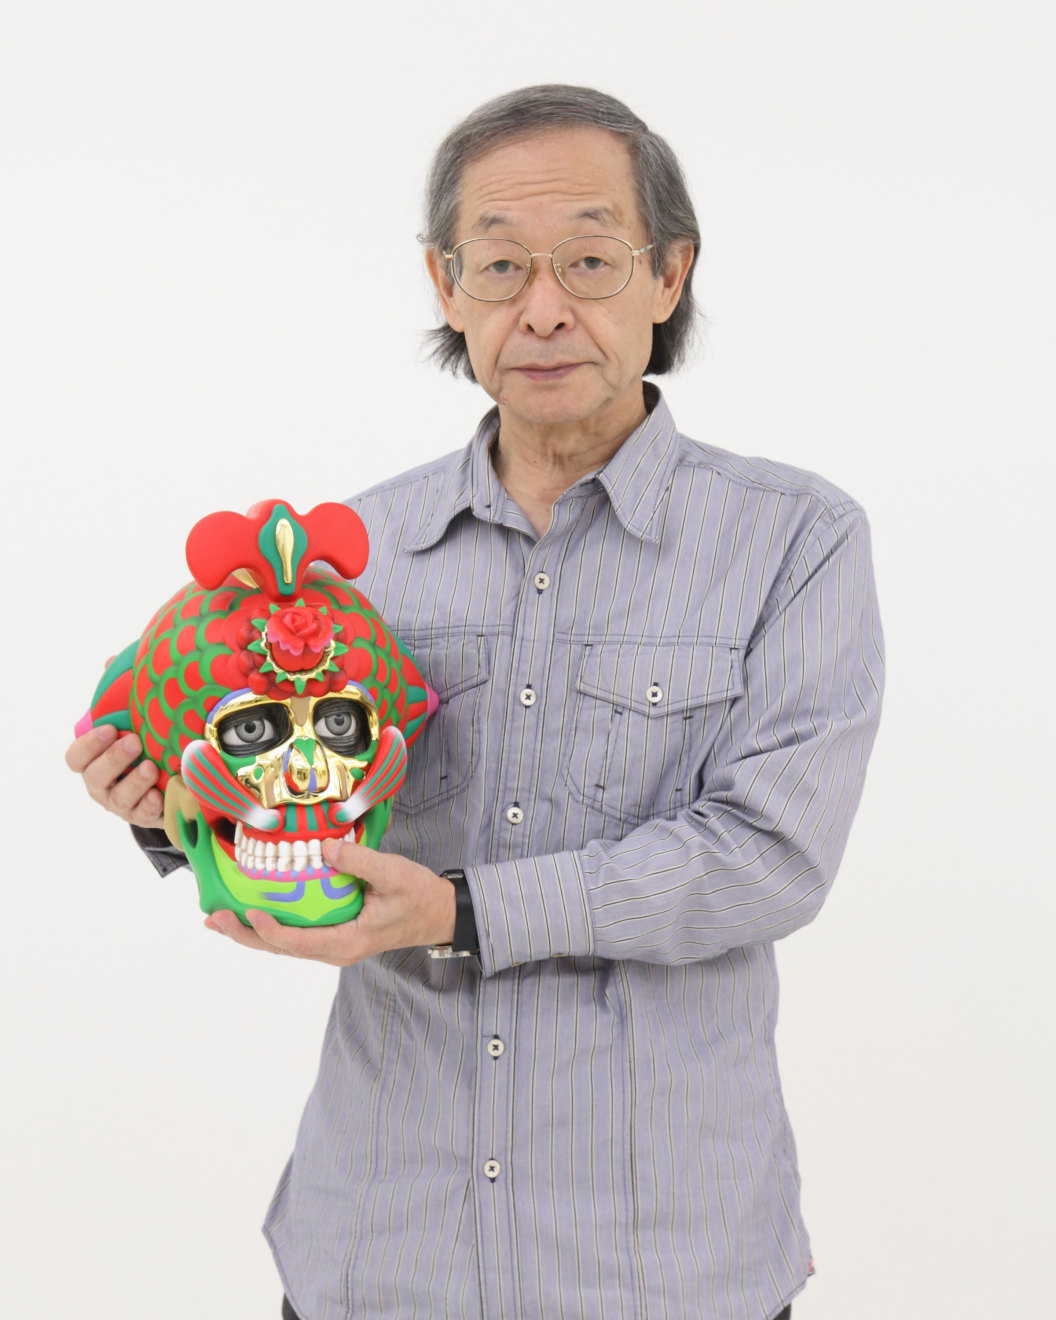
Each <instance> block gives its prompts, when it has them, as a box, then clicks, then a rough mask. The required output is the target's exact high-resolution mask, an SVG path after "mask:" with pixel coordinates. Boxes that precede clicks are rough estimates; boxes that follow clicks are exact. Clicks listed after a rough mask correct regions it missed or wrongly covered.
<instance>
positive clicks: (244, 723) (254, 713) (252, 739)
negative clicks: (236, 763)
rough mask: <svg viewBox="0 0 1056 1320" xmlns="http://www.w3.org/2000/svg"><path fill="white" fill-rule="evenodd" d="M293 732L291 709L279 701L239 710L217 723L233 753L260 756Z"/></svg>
mask: <svg viewBox="0 0 1056 1320" xmlns="http://www.w3.org/2000/svg"><path fill="white" fill-rule="evenodd" d="M292 732H293V727H292V725H291V723H290V712H289V711H288V710H287V709H286V707H285V706H280V705H278V703H275V704H274V705H269V706H252V707H251V708H250V709H249V710H240V711H236V712H235V713H234V714H233V715H228V716H226V717H225V718H223V719H221V720H220V722H219V724H218V725H217V726H216V736H217V737H218V738H219V739H220V746H221V747H222V748H223V749H224V751H225V752H227V753H228V754H229V755H231V756H259V755H260V753H261V752H266V751H268V750H269V749H270V748H272V747H277V746H278V745H279V743H281V742H285V741H286V739H287V738H289V736H290V734H291V733H292Z"/></svg>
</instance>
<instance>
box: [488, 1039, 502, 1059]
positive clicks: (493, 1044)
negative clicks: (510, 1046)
mask: <svg viewBox="0 0 1056 1320" xmlns="http://www.w3.org/2000/svg"><path fill="white" fill-rule="evenodd" d="M488 1053H489V1054H490V1055H491V1057H492V1058H493V1059H497V1058H498V1057H499V1056H500V1055H501V1054H505V1053H506V1046H505V1045H504V1044H503V1043H502V1041H501V1040H499V1038H498V1036H492V1038H491V1040H489V1041H488Z"/></svg>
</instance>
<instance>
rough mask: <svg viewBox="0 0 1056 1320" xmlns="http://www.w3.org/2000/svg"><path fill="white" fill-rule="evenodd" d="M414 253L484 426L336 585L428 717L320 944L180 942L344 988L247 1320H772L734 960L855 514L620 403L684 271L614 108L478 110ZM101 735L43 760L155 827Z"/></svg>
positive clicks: (765, 1139) (676, 192)
mask: <svg viewBox="0 0 1056 1320" xmlns="http://www.w3.org/2000/svg"><path fill="white" fill-rule="evenodd" d="M424 239H425V244H426V259H427V262H428V267H429V272H430V275H431V276H432V280H433V283H434V284H435V287H436V291H437V294H438V296H439V300H440V305H441V307H442V310H443V315H444V318H445V321H446V325H445V327H444V328H443V329H442V330H440V331H438V332H437V336H438V342H437V353H438V356H439V358H440V360H441V362H442V363H443V364H444V365H447V366H450V367H453V368H454V369H455V370H464V371H465V372H466V374H467V375H470V376H471V377H472V378H473V379H475V380H476V381H477V382H478V383H479V384H480V385H481V386H482V387H483V388H484V390H485V391H486V392H487V393H488V394H489V395H490V396H491V398H492V399H493V400H494V401H495V405H496V406H495V407H494V408H493V409H492V410H491V411H490V412H489V413H488V414H487V415H486V416H485V418H484V419H483V421H482V422H481V424H480V426H479V428H478V430H477V432H476V434H475V436H474V437H473V439H472V440H471V442H470V444H469V445H468V447H467V448H466V449H464V450H462V451H460V452H457V453H454V454H451V455H449V456H448V457H446V458H441V459H438V460H437V461H435V462H432V463H430V464H428V465H426V466H425V467H422V468H419V469H418V470H416V471H412V472H409V473H406V474H404V475H403V476H400V477H396V478H394V479H393V480H392V481H388V482H386V483H384V485H382V486H380V487H378V488H376V489H374V490H372V491H368V492H367V493H366V494H364V495H361V496H359V497H358V498H357V499H356V501H355V502H354V503H355V507H356V508H357V510H358V512H359V513H360V515H361V516H362V517H363V519H364V521H365V523H366V524H367V527H368V528H369V531H370V536H371V541H372V546H373V554H372V560H371V564H372V567H371V569H370V570H368V574H367V575H366V576H365V578H364V579H361V581H360V585H361V586H362V587H363V589H364V590H365V591H366V592H367V594H368V595H369V597H370V598H371V599H372V600H373V601H374V603H375V604H376V606H377V607H378V608H379V610H380V611H381V613H382V614H383V615H384V617H385V618H386V619H387V620H388V621H389V622H390V623H391V624H392V626H393V627H394V630H395V631H396V632H397V633H398V634H399V635H400V637H401V638H402V639H403V641H404V642H405V643H406V644H407V645H408V646H409V648H410V649H411V651H412V652H413V654H414V655H415V656H416V658H417V660H418V662H419V665H420V667H421V669H422V671H423V672H424V673H425V675H426V676H427V677H428V679H429V681H430V683H431V685H432V686H433V687H434V688H435V689H436V690H437V692H438V693H439V694H440V697H441V705H440V709H439V712H438V714H437V716H436V717H435V719H434V721H433V722H432V724H431V725H430V726H429V728H428V730H427V732H426V733H425V734H424V735H423V736H422V738H421V740H420V742H419V744H418V745H417V746H416V747H415V748H414V749H413V752H412V756H411V764H410V769H409V773H408V778H407V781H406V783H405V785H404V788H403V789H402V791H401V794H400V795H399V798H398V801H397V809H396V814H395V816H394V821H393V827H392V830H391V832H390V834H389V836H388V839H387V844H386V846H387V848H388V849H390V850H391V851H389V852H386V853H383V854H375V853H371V852H369V851H367V850H364V849H360V848H357V847H356V846H355V845H354V844H343V845H333V848H334V851H333V852H332V854H331V855H330V858H329V859H330V861H331V863H332V864H334V865H336V866H337V867H338V869H340V870H341V871H342V872H350V873H353V874H358V875H361V876H362V877H363V878H364V879H365V880H366V881H367V883H368V886H369V888H368V892H367V899H366V904H365V906H364V909H363V912H362V914H361V916H360V917H359V918H358V919H357V920H356V921H355V922H351V923H349V924H348V925H346V926H337V927H333V928H330V929H324V930H301V929H292V928H286V927H283V926H280V925H278V924H277V923H275V922H274V921H273V920H272V919H271V918H269V917H267V916H266V915H264V914H253V915H252V916H251V920H252V928H251V929H247V928H246V927H244V926H242V925H241V924H240V923H239V922H238V921H237V919H236V918H235V916H234V915H233V914H231V913H216V914H214V915H213V916H212V917H210V918H209V919H208V920H207V922H206V925H207V926H209V927H210V928H211V929H213V930H215V931H218V932H220V933H221V934H223V935H225V936H227V937H228V938H230V939H232V940H234V941H236V942H238V943H240V944H243V945H246V946H247V947H250V948H253V949H258V950H268V951H271V952H278V953H284V954H288V955H292V956H295V957H307V958H317V959H322V960H324V961H327V962H332V963H335V964H338V965H341V966H342V967H343V969H344V970H343V971H342V972H341V976H340V981H339V985H338V989H337V998H336V1002H335V1005H334V1011H333V1013H332V1015H331V1018H330V1022H329V1025H328V1028H327V1033H326V1039H325V1044H324V1048H323V1057H322V1064H321V1068H320V1072H319V1077H318V1081H317V1083H316V1086H315V1089H314V1090H313V1092H312V1095H311V1096H310V1098H309V1101H308V1105H307V1108H306V1110H305V1114H304V1119H303V1121H302V1124H301V1128H300V1131H299V1134H298V1138H297V1145H296V1149H295V1150H294V1153H293V1156H292V1158H291V1160H290V1162H289V1164H288V1166H287V1168H286V1170H285V1172H284V1174H283V1176H282V1179H281V1181H280V1184H279V1187H278V1190H277V1192H276V1195H275V1199H274V1202H273V1204H272V1206H271V1209H270V1212H269V1215H268V1220H267V1226H266V1232H267V1235H268V1238H269V1241H270V1242H271V1244H272V1247H273V1249H274V1252H275V1255H276V1259H277V1262H278V1265H279V1269H280V1271H281V1274H282V1278H283V1281H284V1283H285V1285H286V1292H287V1300H286V1302H285V1304H284V1308H285V1309H284V1313H285V1314H286V1315H287V1316H290V1315H294V1314H295V1315H297V1316H299V1317H301V1320H324V1317H352V1316H372V1317H392V1318H393V1320H395V1318H396V1317H399V1318H400V1320H404V1318H405V1317H410V1316H412V1315H420V1316H459V1317H470V1316H477V1317H486V1318H487V1320H498V1317H509V1318H510V1320H513V1318H514V1317H517V1318H518V1320H523V1318H527V1317H538V1316H564V1317H587V1316H590V1317H593V1316H603V1317H605V1318H606V1320H616V1317H632V1316H633V1317H637V1318H638V1320H642V1318H647V1317H656V1318H657V1320H661V1318H662V1320H672V1317H689V1316H693V1317H709V1318H710V1320H734V1318H736V1320H769V1318H771V1317H776V1316H787V1315H788V1314H789V1313H790V1306H789V1303H790V1299H791V1298H792V1297H793V1296H794V1295H795V1294H796V1293H797V1292H798V1291H799V1290H800V1289H801V1288H802V1287H803V1285H804V1283H805V1281H806V1279H807V1276H808V1274H809V1273H810V1270H811V1265H810V1248H809V1245H808V1240H807V1235H806V1231H805V1229H804V1226H803V1223H802V1220H801V1218H800V1212H799V1197H798V1186H799V1178H798V1173H797V1170H796V1163H795V1154H794V1147H793V1141H792V1135H791V1132H790V1130H789V1125H788V1120H787V1117H786V1114H785V1109H784V1105H783V1103H782V1099H781V1091H780V1086H779V1083H778V1076H777V1065H776V1060H775V1055H774V1024H775V1017H776V1011H777V976H776V972H775V966H774V941H775V940H777V939H778V938H780V937H781V936H784V935H787V934H789V933H790V932H791V931H793V930H795V929H796V928H797V927H799V926H802V925H803V924H805V923H806V922H808V921H810V920H811V919H812V918H813V917H814V915H815V914H816V913H817V911H818V909H819V907H820V905H821V902H822V900H823V898H824V896H825V893H826V891H827V889H828V886H829V884H830V882H831V881H832V878H833V875H834V873H835V870H836V867H837V865H838V862H839V859H840V856H841V854H842V851H843V847H844V843H845V841H846V837H847V831H848V829H849V826H850V822H851V817H852V815H853V812H854V809H855V806H856V804H857V801H858V797H859V794H860V790H861V784H862V777H863V772H864V768H865V762H866V759H867V756H868V753H869V749H870V746H871V743H872V739H873V735H874V732H875V726H876V720H877V714H878V710H879V703H880V692H881V683H882V677H881V676H882V658H881V649H880V631H879V625H878V622H877V617H876V611H875V605H874V589H873V583H872V576H871V569H870V557H869V543H868V529H867V524H866V521H865V517H864V515H863V513H862V510H861V508H860V507H859V506H858V505H857V504H856V503H855V502H854V501H853V500H851V499H850V498H848V496H847V495H845V494H844V493H843V492H842V491H840V490H838V489H836V488H835V487H833V486H832V485H830V484H829V483H828V482H826V481H824V480H822V479H821V478H820V477H817V476H814V475H812V474H811V473H807V472H801V471H798V470H796V469H794V468H791V467H787V466H785V465H782V464H779V463H773V462H769V461H766V460H762V459H758V458H755V459H744V458H739V457H737V456H736V455H733V454H730V453H728V452H726V451H724V450H722V449H718V448H716V447H714V446H711V445H706V444H698V443H695V442H694V441H692V440H689V439H687V438H686V437H684V436H682V435H681V434H680V433H679V432H678V430H677V429H676V427H675V424H674V421H673V420H672V417H671V415H670V413H669V412H668V410H667V408H666V406H665V404H664V401H663V399H662V398H661V396H660V394H659V392H658V391H657V389H656V388H655V387H654V386H652V385H650V384H643V376H644V375H645V374H647V373H653V374H657V373H661V372H663V371H666V370H667V369H669V368H670V367H671V366H672V365H674V364H675V363H677V361H678V360H679V358H680V356H681V355H682V353H683V350H684V347H685V342H686V336H687V333H688V331H689V329H690V326H691V322H692V316H693V305H692V301H691V295H690V278H691V274H692V262H693V258H694V255H695V253H696V250H697V246H698V241H699V240H698V231H697V226H696V221H695V218H694V215H693V210H692V206H691V203H690V201H689V198H688V195H687V193H686V189H685V185H684V182H683V180H682V175H681V171H680V169H679V167H678V164H677V162H676V160H675V158H674V157H673V155H672V153H671V151H670V149H669V148H668V147H667V145H666V143H664V142H663V140H662V139H660V138H659V137H657V136H656V135H655V134H653V133H651V132H650V131H649V130H648V129H647V128H646V126H645V125H644V124H643V123H642V122H641V121H640V120H639V119H637V118H636V116H634V115H633V114H632V113H631V112H630V111H629V110H628V109H627V108H626V107H625V106H624V105H622V104H621V103H620V102H618V101H615V100H613V99H612V98H611V97H608V96H605V95H602V94H600V93H598V92H594V91H590V90H588V89H584V88H572V87H536V88H528V89H524V90H522V91H519V92H515V93H512V94H510V95H508V96H504V97H501V98H499V99H498V100H496V101H493V102H490V103H489V104H487V105H485V106H482V107H481V108H480V109H479V110H477V111H476V112H475V113H474V114H472V115H471V116H470V117H469V118H468V119H467V120H466V121H465V122H464V123H462V124H460V125H459V126H458V127H457V128H455V129H454V130H453V131H452V133H451V134H450V135H449V136H448V138H447V139H446V140H445V142H444V143H443V144H442V146H441V147H440V150H439V152H438V155H437V159H436V162H435V164H434V168H433V171H432V175H431V178H430V183H429V191H428V216H427V232H426V234H425V235H424ZM110 739H111V741H108V740H107V735H106V733H104V732H103V731H98V730H97V731H96V732H94V733H92V734H88V735H86V736H85V737H84V738H82V739H79V740H78V742H77V743H75V744H74V746H73V748H71V750H70V753H69V760H70V763H71V765H72V766H73V767H74V768H75V769H78V770H82V771H83V773H84V777H85V781H86V784H87V786H88V789H89V791H90V792H91V793H92V795H93V796H94V797H96V798H97V799H98V800H99V801H101V802H103V803H104V804H105V805H106V806H107V807H108V808H109V809H110V810H112V811H114V812H116V813H117V814H118V815H121V816H122V817H123V818H124V819H126V820H129V821H131V822H132V823H133V824H135V825H137V826H147V827H150V826H155V825H157V823H158V816H159V811H160V800H159V795H158V793H157V790H156V789H154V788H153V787H152V781H151V770H150V768H149V767H148V768H147V769H146V770H145V771H144V770H143V769H140V770H138V771H135V772H132V773H128V774H126V773H125V771H126V770H128V767H129V766H130V764H131V762H132V760H133V758H134V755H135V752H136V750H137V748H136V747H135V746H134V743H135V740H134V739H132V740H131V744H130V745H129V746H127V747H126V742H128V739H127V738H124V739H121V740H120V741H119V742H116V743H115V742H113V741H112V739H113V735H112V734H111V735H110ZM141 842H144V843H145V845H146V846H148V847H153V845H154V843H155V842H156V841H155V840H154V839H153V838H152V837H151V836H149V835H141ZM155 851H156V854H157V856H156V860H157V862H158V864H159V867H161V868H164V867H165V866H166V865H167V864H171V863H168V862H167V860H166V857H165V850H164V849H163V848H156V849H155Z"/></svg>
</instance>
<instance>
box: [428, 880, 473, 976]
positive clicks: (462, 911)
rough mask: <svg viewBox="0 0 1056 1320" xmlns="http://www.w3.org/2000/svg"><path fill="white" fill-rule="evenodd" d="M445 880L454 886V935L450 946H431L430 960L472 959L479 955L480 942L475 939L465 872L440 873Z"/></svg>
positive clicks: (471, 899) (471, 900) (471, 905)
mask: <svg viewBox="0 0 1056 1320" xmlns="http://www.w3.org/2000/svg"><path fill="white" fill-rule="evenodd" d="M440 874H441V876H442V877H443V878H444V879H445V880H450V881H451V883H452V884H453V885H454V886H455V933H454V937H453V938H452V940H451V943H450V944H433V945H431V946H430V949H429V957H430V958H474V957H476V955H477V954H478V953H480V940H479V939H478V938H477V917H476V913H475V912H474V911H473V898H472V895H471V894H470V892H469V885H468V883H467V881H466V873H465V871H463V870H461V869H459V868H456V869H455V870H452V871H441V872H440Z"/></svg>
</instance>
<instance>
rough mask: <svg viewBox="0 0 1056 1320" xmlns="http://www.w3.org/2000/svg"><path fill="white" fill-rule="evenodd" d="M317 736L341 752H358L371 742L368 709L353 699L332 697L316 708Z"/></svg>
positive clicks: (322, 741)
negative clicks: (364, 708)
mask: <svg viewBox="0 0 1056 1320" xmlns="http://www.w3.org/2000/svg"><path fill="white" fill-rule="evenodd" d="M312 725H313V728H314V729H315V736H316V737H317V738H318V739H319V741H320V742H321V743H325V744H326V746H327V747H329V748H330V750H331V751H332V752H337V753H338V755H339V756H355V755H357V754H358V753H359V752H365V751H366V750H367V748H368V747H369V746H370V725H369V723H368V721H367V716H366V712H365V711H364V710H363V709H362V707H361V706H359V705H357V704H356V703H355V702H354V701H343V700H342V699H341V698H340V697H337V698H333V697H331V698H330V699H329V700H327V701H321V702H320V703H319V704H318V706H316V708H315V716H314V719H313V721H312Z"/></svg>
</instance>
